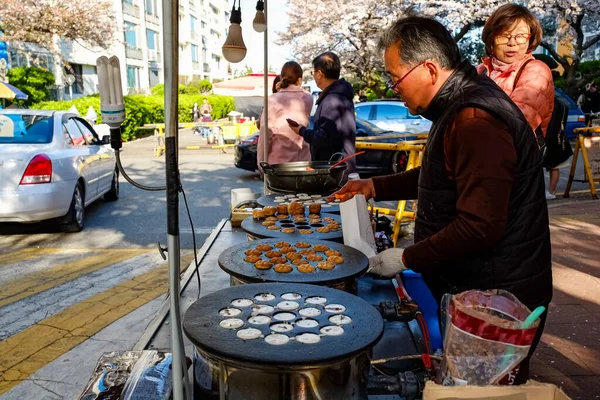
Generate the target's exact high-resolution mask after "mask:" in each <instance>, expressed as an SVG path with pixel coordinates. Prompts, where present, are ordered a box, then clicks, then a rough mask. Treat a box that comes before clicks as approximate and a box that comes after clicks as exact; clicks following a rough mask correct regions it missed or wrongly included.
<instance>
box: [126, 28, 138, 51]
mask: <svg viewBox="0 0 600 400" xmlns="http://www.w3.org/2000/svg"><path fill="white" fill-rule="evenodd" d="M136 30H137V25H136V24H132V23H131V22H125V42H126V43H127V45H128V46H129V47H133V48H137V37H136Z"/></svg>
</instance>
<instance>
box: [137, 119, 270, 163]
mask: <svg viewBox="0 0 600 400" xmlns="http://www.w3.org/2000/svg"><path fill="white" fill-rule="evenodd" d="M214 127H219V128H221V131H222V133H221V135H222V136H223V140H237V139H239V138H243V137H247V136H250V135H252V134H254V133H256V132H258V128H257V127H256V121H251V122H244V123H233V122H230V121H224V122H219V121H214V122H198V123H194V122H188V123H181V124H179V129H194V128H209V129H212V128H214ZM144 128H154V137H155V138H156V145H155V147H154V157H160V156H161V155H162V154H163V153H164V151H165V124H147V125H144ZM232 146H235V145H233V144H223V145H215V146H211V148H213V149H223V148H226V147H232ZM186 148H187V149H190V150H194V149H200V148H202V147H201V146H187V147H186Z"/></svg>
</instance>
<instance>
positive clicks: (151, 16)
mask: <svg viewBox="0 0 600 400" xmlns="http://www.w3.org/2000/svg"><path fill="white" fill-rule="evenodd" d="M146 22H150V23H151V24H154V25H159V26H160V18H158V15H154V14H146Z"/></svg>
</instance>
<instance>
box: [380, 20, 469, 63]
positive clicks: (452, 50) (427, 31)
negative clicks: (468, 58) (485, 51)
mask: <svg viewBox="0 0 600 400" xmlns="http://www.w3.org/2000/svg"><path fill="white" fill-rule="evenodd" d="M392 46H396V47H397V48H398V49H399V50H400V58H401V60H402V63H403V64H406V65H416V64H418V63H420V62H423V61H425V60H435V61H437V62H438V63H439V64H440V65H441V66H442V67H443V68H445V69H455V68H456V67H458V64H460V51H459V50H458V46H457V45H456V42H455V41H454V39H453V38H452V36H451V35H450V32H448V30H447V29H446V28H445V27H444V25H442V24H440V23H439V22H438V21H436V20H434V19H432V18H426V17H417V16H412V17H406V18H402V19H399V20H398V21H396V22H395V23H394V24H392V25H391V26H390V27H388V28H387V29H386V30H385V31H384V33H383V34H382V35H381V37H380V38H379V44H378V48H379V50H380V51H381V50H385V49H388V48H390V47H392Z"/></svg>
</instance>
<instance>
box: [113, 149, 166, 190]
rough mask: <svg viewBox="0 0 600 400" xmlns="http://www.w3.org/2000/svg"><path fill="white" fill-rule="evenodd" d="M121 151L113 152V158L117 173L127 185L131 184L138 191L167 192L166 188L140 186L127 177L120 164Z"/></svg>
mask: <svg viewBox="0 0 600 400" xmlns="http://www.w3.org/2000/svg"><path fill="white" fill-rule="evenodd" d="M120 153H121V151H120V150H115V156H116V158H117V167H118V168H119V172H120V173H121V175H123V178H125V180H126V181H127V182H129V183H131V184H132V185H133V186H135V187H136V188H138V189H142V190H147V191H150V192H158V191H161V190H167V186H146V185H142V184H139V183H137V182H136V181H134V180H133V179H132V178H130V177H129V175H127V172H125V168H123V165H122V164H121V154H120Z"/></svg>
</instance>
